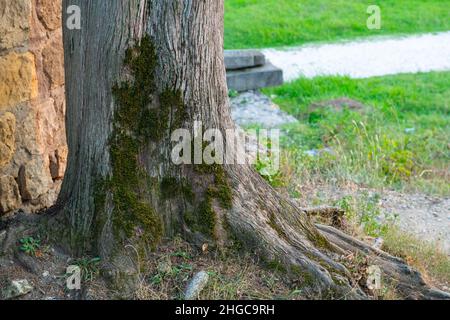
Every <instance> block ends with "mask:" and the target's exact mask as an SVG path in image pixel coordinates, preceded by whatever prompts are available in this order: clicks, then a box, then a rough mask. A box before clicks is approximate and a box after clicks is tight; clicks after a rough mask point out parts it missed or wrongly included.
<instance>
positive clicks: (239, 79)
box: [227, 63, 283, 91]
mask: <svg viewBox="0 0 450 320" xmlns="http://www.w3.org/2000/svg"><path fill="white" fill-rule="evenodd" d="M227 83H228V89H230V90H236V91H248V90H255V89H260V88H265V87H273V86H278V85H281V84H283V71H282V70H281V69H279V68H277V67H275V66H274V65H272V64H270V63H266V64H265V65H264V66H262V67H257V68H248V69H242V70H235V71H228V72H227Z"/></svg>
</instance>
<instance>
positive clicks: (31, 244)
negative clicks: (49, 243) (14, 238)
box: [19, 237, 41, 257]
mask: <svg viewBox="0 0 450 320" xmlns="http://www.w3.org/2000/svg"><path fill="white" fill-rule="evenodd" d="M19 242H20V251H22V252H25V253H26V254H28V255H30V256H34V257H35V256H37V255H38V254H39V252H40V247H41V241H40V240H38V239H35V238H33V237H25V238H22V239H20V240H19Z"/></svg>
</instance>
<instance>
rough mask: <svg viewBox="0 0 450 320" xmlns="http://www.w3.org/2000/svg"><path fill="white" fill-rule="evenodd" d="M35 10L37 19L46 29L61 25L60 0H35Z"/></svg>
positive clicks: (53, 28)
mask: <svg viewBox="0 0 450 320" xmlns="http://www.w3.org/2000/svg"><path fill="white" fill-rule="evenodd" d="M36 11H37V15H38V17H39V20H41V21H42V23H43V24H44V26H45V27H46V28H47V29H48V30H51V31H53V30H56V29H57V28H60V27H61V11H62V4H61V0H36Z"/></svg>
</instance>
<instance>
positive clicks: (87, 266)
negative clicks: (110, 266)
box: [73, 257, 101, 282]
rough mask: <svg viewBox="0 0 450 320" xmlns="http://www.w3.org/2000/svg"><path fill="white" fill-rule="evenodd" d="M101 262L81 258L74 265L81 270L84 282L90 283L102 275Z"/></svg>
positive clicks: (98, 259) (97, 259)
mask: <svg viewBox="0 0 450 320" xmlns="http://www.w3.org/2000/svg"><path fill="white" fill-rule="evenodd" d="M100 261H101V259H100V258H98V257H96V258H81V259H78V260H76V261H75V262H74V263H73V264H74V265H76V266H78V267H79V268H80V270H81V278H82V280H83V281H84V282H90V281H92V280H94V279H95V277H96V276H97V275H98V274H99V273H100Z"/></svg>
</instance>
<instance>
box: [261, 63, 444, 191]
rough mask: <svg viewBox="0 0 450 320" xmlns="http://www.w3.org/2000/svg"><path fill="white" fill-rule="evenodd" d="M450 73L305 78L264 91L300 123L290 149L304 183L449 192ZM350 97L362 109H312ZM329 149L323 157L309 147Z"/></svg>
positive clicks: (292, 134)
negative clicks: (316, 181) (317, 104)
mask: <svg viewBox="0 0 450 320" xmlns="http://www.w3.org/2000/svg"><path fill="white" fill-rule="evenodd" d="M449 83H450V72H432V73H423V74H404V75H396V76H386V77H376V78H370V79H357V80H355V79H349V78H347V77H319V78H314V79H299V80H297V81H294V82H292V83H287V84H285V85H283V86H281V87H278V88H273V89H266V90H264V92H265V93H266V94H269V95H274V96H275V102H277V103H278V104H279V105H280V106H281V108H282V109H283V110H285V111H287V112H288V113H290V114H292V115H294V116H296V117H297V118H298V119H299V120H300V123H299V124H295V125H290V126H289V127H287V128H286V129H287V130H288V134H287V135H286V137H285V141H284V145H285V146H286V147H287V148H288V150H290V153H291V155H290V157H291V158H290V163H291V165H293V166H295V170H296V174H297V175H298V176H299V179H300V181H301V180H302V179H303V180H305V179H311V178H314V177H316V178H317V177H320V179H326V180H329V181H333V182H345V181H353V182H355V183H357V184H359V185H363V186H369V187H383V186H389V187H396V188H400V189H402V188H407V189H414V191H416V190H417V191H425V192H428V193H435V194H447V195H448V194H450V183H449V177H450V172H449V160H450V139H449V137H450V86H449ZM342 97H348V98H350V99H354V100H357V101H360V102H361V103H363V104H364V106H365V107H364V108H362V109H357V110H350V109H349V108H344V109H343V110H336V108H332V107H321V108H311V107H310V106H311V104H312V103H313V102H317V101H324V100H325V101H326V100H330V99H337V98H342ZM326 147H329V148H330V149H331V150H333V152H332V153H331V154H329V153H326V152H325V153H323V154H322V156H320V157H311V156H308V155H305V151H306V150H311V149H318V150H320V149H323V148H326Z"/></svg>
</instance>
